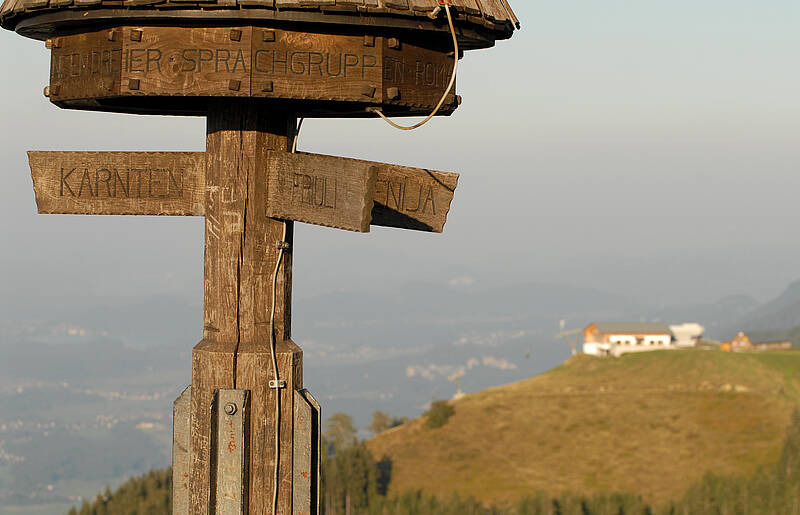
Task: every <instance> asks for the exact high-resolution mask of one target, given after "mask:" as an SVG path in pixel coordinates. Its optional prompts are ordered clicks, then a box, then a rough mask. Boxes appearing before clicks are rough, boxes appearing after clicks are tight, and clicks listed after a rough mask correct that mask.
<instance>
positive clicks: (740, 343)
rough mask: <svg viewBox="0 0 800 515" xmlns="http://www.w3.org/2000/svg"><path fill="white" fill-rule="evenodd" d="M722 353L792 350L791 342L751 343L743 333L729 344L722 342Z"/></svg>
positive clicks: (720, 347)
mask: <svg viewBox="0 0 800 515" xmlns="http://www.w3.org/2000/svg"><path fill="white" fill-rule="evenodd" d="M719 350H721V351H722V352H747V351H756V352H766V351H781V350H792V342H790V341H771V342H752V341H750V338H749V337H748V336H747V335H746V334H744V333H743V332H741V331H740V332H739V334H737V335H736V336H734V337H733V338H732V339H731V341H729V342H722V343H721V344H720V346H719Z"/></svg>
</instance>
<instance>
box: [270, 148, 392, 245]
mask: <svg viewBox="0 0 800 515" xmlns="http://www.w3.org/2000/svg"><path fill="white" fill-rule="evenodd" d="M266 165H267V166H266V168H267V172H268V173H269V183H270V191H269V198H268V199H267V215H268V216H271V217H273V218H282V219H286V220H294V221H296V222H306V223H311V224H315V225H323V226H327V227H334V228H338V229H345V230H349V231H356V232H369V226H370V222H371V221H372V206H373V201H374V198H375V183H376V181H377V179H378V167H377V166H375V165H373V164H370V163H365V162H363V161H358V160H355V159H345V158H341V157H332V156H322V155H317V154H289V153H286V152H270V153H269V154H268V155H267V158H266Z"/></svg>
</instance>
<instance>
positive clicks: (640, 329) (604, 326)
mask: <svg viewBox="0 0 800 515" xmlns="http://www.w3.org/2000/svg"><path fill="white" fill-rule="evenodd" d="M592 325H594V326H595V327H596V328H597V330H598V331H600V332H601V333H636V334H672V330H671V329H670V328H669V324H665V323H663V322H595V323H594V324H592Z"/></svg>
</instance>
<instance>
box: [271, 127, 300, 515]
mask: <svg viewBox="0 0 800 515" xmlns="http://www.w3.org/2000/svg"><path fill="white" fill-rule="evenodd" d="M302 126H303V118H300V122H299V123H298V124H297V128H296V129H295V131H294V140H293V141H292V154H294V153H296V152H297V139H298V137H299V136H300V128H301V127H302ZM286 232H287V223H286V222H285V221H284V222H283V234H282V236H281V240H280V241H279V242H278V243H277V247H278V259H277V261H276V263H275V272H274V273H273V274H272V305H271V307H270V315H269V344H270V355H271V357H272V375H273V376H274V378H275V386H274V390H275V467H274V473H273V478H272V515H278V479H279V476H280V458H281V454H280V453H281V435H280V431H281V381H280V377H279V375H278V356H277V349H276V346H277V344H276V341H275V304H276V302H275V301H276V297H277V291H278V272H280V269H281V263H282V262H283V255H284V253H285V252H286V247H287V243H286Z"/></svg>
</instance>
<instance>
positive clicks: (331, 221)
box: [28, 151, 458, 233]
mask: <svg viewBox="0 0 800 515" xmlns="http://www.w3.org/2000/svg"><path fill="white" fill-rule="evenodd" d="M28 157H29V161H30V166H31V175H32V177H33V187H34V191H35V193H36V203H37V205H38V208H39V213H43V214H82V215H172V216H203V215H205V197H206V195H205V192H206V182H205V158H206V155H205V153H204V152H40V151H31V152H28ZM263 166H264V167H265V173H268V174H269V180H268V184H269V187H268V195H267V206H266V208H265V212H266V215H267V216H269V217H272V218H280V219H284V220H293V221H297V222H304V223H309V224H313V225H321V226H325V227H333V228H338V229H344V230H349V231H355V232H369V228H370V225H378V226H385V227H395V228H400V229H410V230H416V231H428V232H438V233H440V232H442V231H443V229H444V225H445V223H446V221H447V215H448V213H449V211H450V204H451V202H452V200H453V195H454V193H455V189H456V187H457V186H458V174H455V173H449V172H438V171H432V170H425V169H421V168H411V167H407V166H399V165H391V164H386V163H378V162H373V161H363V160H360V159H349V158H343V157H334V156H324V155H319V154H304V153H298V154H290V153H288V152H273V151H269V152H267V153H266V160H265V162H264V165H263Z"/></svg>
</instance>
